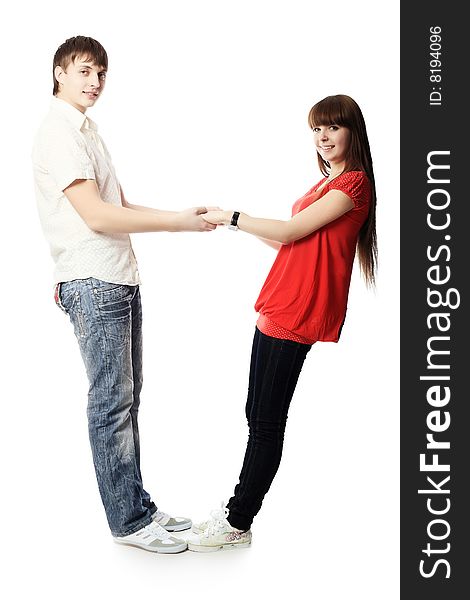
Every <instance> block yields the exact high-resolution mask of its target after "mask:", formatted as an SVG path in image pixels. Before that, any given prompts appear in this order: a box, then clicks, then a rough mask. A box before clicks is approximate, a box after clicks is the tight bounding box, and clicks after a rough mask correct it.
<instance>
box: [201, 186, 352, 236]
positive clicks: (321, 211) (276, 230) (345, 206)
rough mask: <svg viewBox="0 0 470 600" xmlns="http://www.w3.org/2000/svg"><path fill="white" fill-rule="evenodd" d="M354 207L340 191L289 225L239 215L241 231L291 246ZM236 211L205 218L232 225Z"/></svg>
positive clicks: (325, 197) (333, 191)
mask: <svg viewBox="0 0 470 600" xmlns="http://www.w3.org/2000/svg"><path fill="white" fill-rule="evenodd" d="M353 207H354V204H353V201H352V200H351V198H350V197H349V196H348V195H346V194H345V193H344V192H340V191H339V190H331V191H329V192H327V193H326V194H325V195H324V196H322V197H321V198H320V199H319V200H317V201H316V202H313V204H311V205H310V206H308V207H307V208H305V209H304V210H301V211H300V212H299V213H297V214H296V215H294V216H293V217H292V218H291V219H289V220H288V221H278V220H274V219H259V218H257V217H250V215H247V214H246V213H240V216H239V217H238V227H239V228H240V229H241V230H242V231H246V232H247V233H251V234H252V235H255V236H257V237H259V238H264V239H267V240H272V241H275V242H279V243H281V244H290V243H291V242H295V241H296V240H300V239H301V238H303V237H305V236H306V235H309V234H310V233H313V232H314V231H316V230H317V229H320V227H323V226H324V225H327V224H328V223H330V222H331V221H334V220H335V219H338V217H341V216H342V215H344V214H345V213H347V212H348V211H349V210H351V209H352V208H353ZM232 215H233V211H231V210H230V211H229V210H224V211H209V212H207V213H206V214H204V215H203V218H204V219H205V220H206V221H208V222H209V223H213V224H214V225H229V224H230V221H231V219H232Z"/></svg>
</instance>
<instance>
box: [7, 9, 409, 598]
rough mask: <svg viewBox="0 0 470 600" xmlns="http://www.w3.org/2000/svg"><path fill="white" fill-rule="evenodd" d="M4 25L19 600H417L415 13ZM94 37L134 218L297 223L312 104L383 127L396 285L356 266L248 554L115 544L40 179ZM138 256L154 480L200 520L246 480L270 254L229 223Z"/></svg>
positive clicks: (305, 380)
mask: <svg viewBox="0 0 470 600" xmlns="http://www.w3.org/2000/svg"><path fill="white" fill-rule="evenodd" d="M327 9H329V10H327ZM2 13H3V14H2V25H1V32H0V33H1V36H0V44H1V56H2V63H3V67H2V71H1V72H2V86H1V88H2V93H1V96H0V98H1V104H2V106H1V114H2V144H1V148H0V151H1V163H0V164H1V169H2V182H3V190H2V236H1V240H0V242H1V256H2V266H1V279H2V283H3V293H2V294H1V302H2V309H1V314H2V318H3V323H2V346H3V350H4V352H3V357H2V359H1V369H2V379H1V381H2V387H1V393H2V421H1V422H2V435H1V436H0V439H1V456H2V494H1V501H2V508H1V515H2V526H1V531H2V546H3V548H4V551H5V552H6V554H7V557H8V558H7V562H6V563H5V561H3V565H2V567H3V569H2V570H3V571H4V573H6V576H5V575H3V576H2V584H1V585H2V586H4V587H5V588H8V590H9V591H8V592H7V596H5V595H4V597H8V598H33V597H34V598H48V599H51V600H52V599H59V598H60V599H63V598H72V599H75V598H90V599H94V598H113V599H115V600H119V599H121V598H122V599H124V598H126V599H127V598H129V597H131V596H132V597H134V598H138V597H149V598H153V597H155V598H156V597H159V596H160V594H163V593H164V594H165V596H164V597H165V598H170V597H171V598H173V597H176V598H183V597H185V596H186V595H188V597H192V598H208V599H212V598H219V597H220V598H227V599H232V598H239V597H241V596H243V597H254V595H255V594H257V595H262V596H263V597H266V598H268V597H269V598H276V599H277V598H284V597H286V596H295V597H297V596H299V597H306V596H308V597H311V598H318V599H321V600H330V599H331V600H343V599H344V598H361V600H369V599H370V600H376V599H377V598H380V599H381V600H389V599H390V600H391V599H396V598H398V595H399V593H398V578H399V561H398V516H399V515H398V507H399V495H398V493H399V489H398V460H399V450H398V417H399V413H398V406H399V404H398V402H399V400H398V378H399V372H398V317H399V314H398V305H399V303H398V300H399V297H398V292H399V288H398V261H399V255H398V248H399V229H398V224H399V212H398V210H399V195H398V190H399V170H398V169H399V162H398V161H399V154H398V147H399V146H398V144H399V138H398V131H399V112H398V100H399V96H398V93H399V89H398V56H399V55H398V17H399V14H398V2H389V3H386V4H384V3H381V4H380V3H377V2H373V1H372V0H359V1H358V2H354V3H351V2H349V1H345V0H340V1H337V2H335V3H334V4H332V5H325V4H324V3H320V2H313V1H301V0H293V1H292V0H291V1H290V2H277V1H262V0H258V1H256V0H252V1H247V0H238V1H237V2H234V1H215V0H213V1H210V0H198V1H197V2H191V1H190V0H179V1H173V2H160V1H158V2H155V1H154V2H144V1H143V0H134V1H133V2H120V1H115V2H113V3H108V2H94V3H90V4H87V5H81V6H80V5H78V4H76V5H74V4H73V3H64V2H63V1H60V2H59V1H57V2H55V1H53V0H46V1H43V2H40V3H32V2H31V3H24V2H17V3H15V4H12V5H10V6H9V7H8V8H6V10H5V8H3V9H2ZM78 34H81V35H90V36H92V37H95V38H97V39H98V40H99V41H100V42H101V43H102V44H103V45H104V46H105V48H106V49H107V51H108V54H109V59H110V64H109V76H108V82H107V89H106V91H105V94H104V95H103V98H102V99H100V101H99V102H98V104H97V106H96V107H95V108H93V109H92V110H90V112H89V115H90V116H91V118H93V119H94V120H95V121H96V122H97V123H98V125H99V128H100V133H101V135H102V136H103V138H104V140H105V141H106V143H107V145H108V147H109V149H110V151H111V154H112V155H113V161H114V164H115V167H116V170H117V173H118V175H119V178H120V180H121V183H122V185H123V188H124V190H125V193H126V196H127V197H128V199H129V201H130V202H134V203H137V204H146V205H148V206H155V207H159V208H168V209H182V208H186V207H188V206H193V205H199V204H209V205H213V204H218V205H221V206H223V207H224V208H227V209H239V210H243V211H246V212H249V213H250V214H253V215H255V216H265V217H273V218H288V216H289V215H290V209H291V205H292V204H293V202H294V201H295V200H296V199H297V198H299V197H300V196H302V195H303V194H304V193H305V191H307V190H308V189H309V188H310V187H311V186H312V185H313V184H314V183H315V182H316V181H317V180H318V179H319V178H320V173H319V171H318V167H317V162H316V156H315V151H314V147H313V142H312V135H311V131H310V129H309V128H308V126H307V114H308V111H309V109H310V107H311V106H312V105H313V104H314V103H315V102H316V101H318V100H320V99H321V98H323V97H325V96H327V95H330V94H336V93H346V94H349V95H351V96H352V97H353V98H355V99H356V100H357V102H358V103H359V104H360V106H361V108H362V110H363V113H364V116H365V119H366V123H367V126H368V132H369V138H370V144H371V149H372V154H373V158H374V167H375V175H376V181H377V193H378V208H377V221H378V223H377V228H378V240H379V251H380V272H379V278H378V287H377V291H376V292H371V291H368V290H367V289H366V287H365V285H364V284H363V282H362V281H361V279H360V277H359V273H358V269H357V265H356V267H355V271H354V274H353V280H352V284H351V291H350V301H349V307H348V317H347V319H346V324H345V326H344V329H343V334H342V338H341V341H340V343H339V344H328V343H325V344H322V343H319V344H317V345H315V346H314V347H313V348H312V350H311V352H310V354H309V356H308V359H307V362H306V364H305V366H304V371H303V373H302V375H301V379H300V381H299V385H298V387H297V390H296V393H295V396H294V400H293V404H292V407H291V412H290V416H289V422H288V426H287V432H286V444H285V450H284V456H283V460H282V464H281V467H280V470H279V472H278V475H277V477H276V479H275V481H274V483H273V486H272V488H271V490H270V492H269V494H268V496H267V497H266V499H265V503H264V505H263V508H262V510H261V512H260V514H259V515H258V517H257V518H256V520H255V523H254V525H253V545H252V547H251V549H249V550H236V551H230V552H219V553H215V554H208V555H200V554H194V553H190V552H186V553H184V554H181V555H177V556H162V555H153V554H150V553H146V552H143V551H140V550H138V549H134V548H126V547H121V546H117V545H115V544H113V543H112V541H111V537H110V535H109V531H108V528H107V523H106V519H105V516H104V511H103V509H102V506H101V501H100V498H99V495H98V491H97V486H96V482H95V476H94V471H93V467H92V460H91V452H90V449H89V445H88V437H87V436H88V434H87V424H86V412H85V407H86V393H87V383H86V378H85V373H84V369H83V366H82V363H81V359H80V355H79V351H78V346H77V344H76V341H75V338H74V336H73V332H72V327H71V325H70V323H69V322H68V320H67V318H66V316H65V315H63V314H62V313H61V312H60V311H59V310H58V309H57V308H56V306H55V305H54V302H53V298H52V268H53V266H52V261H51V259H50V257H49V252H48V247H47V245H46V243H45V240H44V238H43V236H42V232H41V230H40V226H39V221H38V218H37V213H36V208H35V199H34V191H33V182H32V176H31V164H30V149H31V143H32V137H33V134H34V131H35V129H36V128H37V126H38V125H39V122H40V120H41V119H42V117H43V116H44V114H45V113H46V111H47V109H48V106H49V102H50V97H51V93H52V75H51V73H52V66H51V65H52V57H53V54H54V52H55V50H56V48H57V47H58V46H59V45H60V43H62V42H63V41H64V40H65V39H66V38H68V37H70V36H73V35H78ZM5 184H6V189H5ZM133 244H134V248H135V252H136V254H137V258H138V260H139V266H140V272H141V276H142V279H143V285H142V290H141V291H142V296H143V305H144V357H145V363H144V373H145V384H144V391H143V397H142V410H141V417H140V424H141V437H142V471H143V476H144V484H145V487H146V488H147V489H148V490H149V491H150V492H151V493H152V494H153V495H154V497H155V500H156V501H157V502H158V505H159V507H160V508H161V509H163V510H166V511H169V512H171V513H173V514H175V515H186V516H190V517H192V518H193V519H194V520H200V519H202V518H205V517H206V516H207V514H208V512H209V510H210V509H212V508H215V507H217V506H218V505H219V503H220V501H221V500H227V499H228V498H229V497H230V495H231V492H232V490H233V487H234V485H235V483H236V482H237V477H238V472H239V469H240V466H241V462H242V458H243V453H244V448H245V443H246V436H247V429H246V424H245V420H244V403H245V397H246V388H247V377H248V365H249V357H250V350H251V340H252V335H253V332H254V325H255V320H256V315H255V312H254V310H253V304H254V301H255V300H256V298H257V294H258V292H259V289H260V288H261V285H262V283H263V282H264V279H265V277H266V275H267V273H268V270H269V268H270V265H271V263H272V260H273V259H274V256H275V255H274V251H273V250H271V249H270V248H268V247H267V246H264V245H263V244H261V243H260V242H258V241H257V240H255V239H254V238H250V237H249V236H248V235H246V234H244V233H242V232H237V233H233V232H231V231H227V230H226V229H220V230H217V231H215V232H213V233H207V234H197V233H194V234H189V233H187V234H169V233H160V234H142V235H140V236H139V235H134V236H133ZM5 552H4V554H5ZM161 597H163V596H161Z"/></svg>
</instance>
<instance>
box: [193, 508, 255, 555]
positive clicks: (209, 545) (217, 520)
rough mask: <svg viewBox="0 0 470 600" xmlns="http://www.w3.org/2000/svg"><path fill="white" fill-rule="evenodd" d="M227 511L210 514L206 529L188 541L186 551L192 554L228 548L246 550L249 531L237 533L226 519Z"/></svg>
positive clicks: (249, 540) (249, 536)
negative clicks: (190, 551)
mask: <svg viewBox="0 0 470 600" xmlns="http://www.w3.org/2000/svg"><path fill="white" fill-rule="evenodd" d="M226 515H227V509H226V508H225V507H224V509H218V510H213V511H212V512H211V517H212V518H211V519H210V520H209V521H208V522H207V523H208V525H207V527H206V529H205V530H204V531H203V532H202V533H199V534H195V535H193V536H192V537H190V538H189V539H188V550H192V551H193V552H215V551H217V550H227V549H229V548H246V547H248V546H249V545H250V544H251V531H250V530H248V531H239V530H238V529H235V527H232V526H231V525H230V523H229V522H228V521H227V519H226Z"/></svg>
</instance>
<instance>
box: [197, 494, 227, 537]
mask: <svg viewBox="0 0 470 600" xmlns="http://www.w3.org/2000/svg"><path fill="white" fill-rule="evenodd" d="M221 512H222V513H223V518H224V519H226V518H227V517H228V508H227V507H226V506H225V502H223V501H222V502H221V503H220V508H216V509H215V510H212V511H211V513H210V514H211V516H210V518H209V519H206V520H205V521H200V522H199V523H193V526H192V528H191V531H192V532H193V533H198V534H199V533H203V532H204V531H205V530H206V529H207V528H208V527H209V524H210V522H211V521H212V519H213V518H218V517H219V516H220V515H221Z"/></svg>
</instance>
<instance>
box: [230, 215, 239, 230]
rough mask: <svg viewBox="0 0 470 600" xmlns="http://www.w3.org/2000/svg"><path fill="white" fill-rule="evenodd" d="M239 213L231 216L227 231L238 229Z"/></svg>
mask: <svg viewBox="0 0 470 600" xmlns="http://www.w3.org/2000/svg"><path fill="white" fill-rule="evenodd" d="M239 216H240V213H239V212H237V211H235V212H234V213H233V215H232V220H231V221H230V225H229V229H238V217H239Z"/></svg>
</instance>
